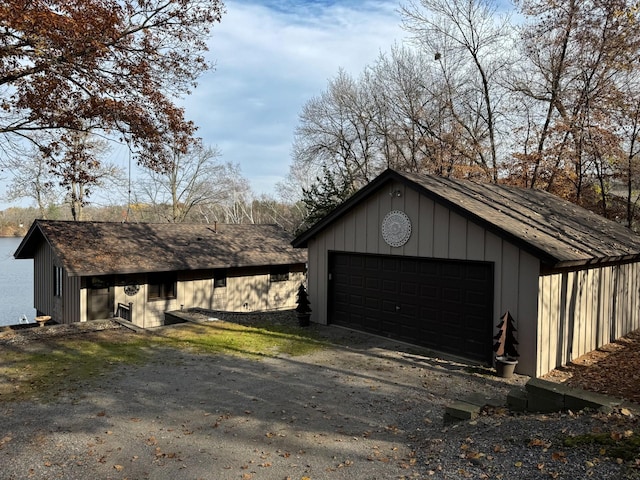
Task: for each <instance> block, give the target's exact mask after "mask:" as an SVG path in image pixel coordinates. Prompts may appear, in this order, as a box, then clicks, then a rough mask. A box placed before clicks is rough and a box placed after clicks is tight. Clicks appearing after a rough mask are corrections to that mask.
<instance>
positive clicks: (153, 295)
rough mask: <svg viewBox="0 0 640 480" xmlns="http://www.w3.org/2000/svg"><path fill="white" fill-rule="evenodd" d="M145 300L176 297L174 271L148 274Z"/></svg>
mask: <svg viewBox="0 0 640 480" xmlns="http://www.w3.org/2000/svg"><path fill="white" fill-rule="evenodd" d="M148 283H149V286H148V294H147V300H168V299H173V298H176V275H175V273H160V274H153V275H150V276H149V280H148Z"/></svg>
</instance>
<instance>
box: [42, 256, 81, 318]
mask: <svg viewBox="0 0 640 480" xmlns="http://www.w3.org/2000/svg"><path fill="white" fill-rule="evenodd" d="M33 260H34V261H33V269H34V271H33V306H34V308H35V309H36V311H37V312H47V314H48V315H51V318H52V320H54V321H55V322H57V323H74V322H80V321H81V320H82V318H81V316H80V308H79V307H80V304H81V294H80V278H78V277H69V276H68V275H67V271H66V269H63V275H62V298H58V297H55V296H54V295H53V267H54V266H60V264H59V263H57V262H56V260H55V258H54V255H53V252H52V250H51V248H50V247H49V246H48V245H47V244H42V245H40V246H39V247H38V249H37V251H36V252H35V255H34V259H33ZM48 312H50V313H48Z"/></svg>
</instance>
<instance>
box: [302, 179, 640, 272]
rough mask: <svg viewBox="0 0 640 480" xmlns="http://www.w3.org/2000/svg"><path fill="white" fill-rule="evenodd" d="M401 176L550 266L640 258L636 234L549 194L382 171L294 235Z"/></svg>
mask: <svg viewBox="0 0 640 480" xmlns="http://www.w3.org/2000/svg"><path fill="white" fill-rule="evenodd" d="M392 180H395V181H400V182H402V183H405V184H407V185H408V186H410V187H412V188H414V189H417V190H418V191H420V192H421V193H422V194H424V195H426V196H428V197H430V198H432V199H434V200H435V201H438V202H440V203H442V204H444V205H446V206H447V207H449V208H451V209H452V210H454V211H456V212H457V213H459V214H461V215H463V216H465V217H466V218H469V219H471V220H473V221H475V222H477V223H479V224H480V225H482V226H484V227H485V228H487V229H489V230H491V231H493V232H494V233H496V234H498V235H500V236H502V237H503V238H506V239H508V240H510V241H512V242H513V243H515V244H517V245H519V246H521V247H522V248H524V249H525V250H528V251H529V252H530V253H532V254H533V255H535V256H536V257H538V258H539V259H540V260H541V261H542V263H543V264H545V265H547V266H549V267H553V268H565V267H572V266H583V265H588V264H595V263H605V262H607V263H611V262H619V261H630V260H640V236H638V235H636V234H635V233H633V232H632V231H631V230H630V229H628V228H626V227H624V226H623V225H620V224H618V223H616V222H613V221H611V220H607V219H605V218H604V217H602V216H600V215H597V214H595V213H593V212H590V211H588V210H586V209H584V208H582V207H579V206H577V205H575V204H573V203H570V202H568V201H566V200H563V199H561V198H558V197H556V196H554V195H552V194H550V193H547V192H544V191H541V190H533V189H523V188H516V187H508V186H504V185H496V184H485V183H482V184H480V183H475V182H471V181H466V180H453V179H448V178H441V177H435V176H424V175H416V174H408V173H400V172H396V171H394V170H386V171H385V172H383V173H382V174H381V175H380V176H379V177H377V178H376V179H374V180H373V182H371V183H370V184H369V185H367V186H365V187H364V188H363V189H362V190H360V191H359V192H357V193H356V194H355V195H354V196H353V197H351V198H350V199H349V200H347V202H345V204H343V205H341V206H340V207H338V208H337V209H336V210H334V211H333V212H332V213H330V214H329V215H328V216H327V217H325V218H324V219H322V220H320V222H318V223H317V224H316V225H314V226H312V227H311V228H310V229H309V230H307V231H306V232H303V233H302V234H301V235H299V236H298V237H297V238H296V239H295V240H294V241H293V245H294V246H306V244H307V241H308V240H309V239H310V238H312V237H313V235H315V234H316V233H317V232H318V231H319V230H321V229H323V228H325V227H326V226H327V225H328V224H329V223H331V222H332V221H333V220H335V219H336V218H337V217H338V216H340V215H342V214H344V213H345V212H346V211H347V210H348V209H350V208H352V207H353V206H354V205H355V204H356V203H358V202H360V201H361V200H363V199H364V198H366V197H367V196H369V195H371V194H373V193H374V192H375V191H377V189H378V188H379V187H380V186H381V185H382V184H384V183H387V182H389V181H392Z"/></svg>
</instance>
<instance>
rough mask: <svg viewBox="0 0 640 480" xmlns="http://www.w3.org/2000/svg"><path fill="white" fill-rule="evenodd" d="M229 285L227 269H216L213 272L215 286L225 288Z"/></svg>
mask: <svg viewBox="0 0 640 480" xmlns="http://www.w3.org/2000/svg"><path fill="white" fill-rule="evenodd" d="M226 286H227V271H226V270H214V272H213V288H224V287H226Z"/></svg>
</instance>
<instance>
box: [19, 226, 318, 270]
mask: <svg viewBox="0 0 640 480" xmlns="http://www.w3.org/2000/svg"><path fill="white" fill-rule="evenodd" d="M42 241H46V242H48V243H49V245H50V246H51V249H52V250H53V252H54V255H56V256H57V258H58V259H59V260H60V261H61V262H62V264H63V266H64V267H65V268H66V269H67V271H68V273H69V275H71V276H84V275H105V274H116V273H120V274H123V273H141V272H167V271H184V270H200V269H212V268H232V267H247V266H259V265H286V264H295V263H304V262H306V261H307V253H306V251H304V250H302V251H299V250H296V249H294V248H292V247H291V245H290V243H289V242H290V241H291V237H290V236H289V235H288V234H287V233H286V232H285V231H284V230H282V229H281V228H280V227H278V226H276V225H229V224H217V225H216V226H215V227H214V225H195V224H166V223H165V224H152V223H116V222H69V221H50V220H36V221H35V222H34V223H33V225H31V228H30V229H29V232H28V233H27V235H26V236H25V238H24V239H23V241H22V243H21V244H20V246H19V247H18V249H17V250H16V252H15V254H14V256H15V257H16V258H33V256H34V255H35V252H36V249H37V247H38V245H39V244H40V242H42Z"/></svg>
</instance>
